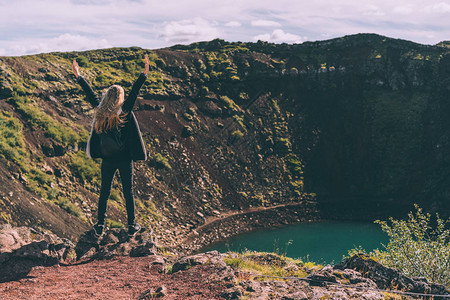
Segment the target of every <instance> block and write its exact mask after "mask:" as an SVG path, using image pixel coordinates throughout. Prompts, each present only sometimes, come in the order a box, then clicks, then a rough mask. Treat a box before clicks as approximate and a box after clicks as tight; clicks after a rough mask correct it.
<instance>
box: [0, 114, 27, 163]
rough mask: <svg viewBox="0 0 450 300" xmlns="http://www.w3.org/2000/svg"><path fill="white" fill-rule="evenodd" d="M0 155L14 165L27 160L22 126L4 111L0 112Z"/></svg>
mask: <svg viewBox="0 0 450 300" xmlns="http://www.w3.org/2000/svg"><path fill="white" fill-rule="evenodd" d="M0 155H1V156H3V157H4V158H6V159H7V160H11V161H13V162H14V163H16V164H21V163H23V162H24V161H26V160H28V153H27V152H26V144H25V137H24V135H23V125H22V123H20V121H19V120H18V119H17V118H15V117H14V116H13V114H12V113H10V112H6V111H2V112H0Z"/></svg>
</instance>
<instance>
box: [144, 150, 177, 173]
mask: <svg viewBox="0 0 450 300" xmlns="http://www.w3.org/2000/svg"><path fill="white" fill-rule="evenodd" d="M149 164H150V166H152V167H155V169H169V170H170V169H172V167H171V166H170V164H169V160H168V159H167V158H166V157H164V156H162V155H161V154H160V153H156V154H155V155H153V156H152V157H150V159H149Z"/></svg>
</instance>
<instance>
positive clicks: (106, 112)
mask: <svg viewBox="0 0 450 300" xmlns="http://www.w3.org/2000/svg"><path fill="white" fill-rule="evenodd" d="M124 101H125V92H124V90H123V88H122V87H121V86H120V85H112V86H110V87H109V88H108V89H107V90H106V92H105V93H104V94H103V96H102V100H101V101H100V104H99V105H98V106H97V108H96V109H95V116H94V129H95V131H97V132H99V133H100V132H103V131H108V130H111V129H113V128H118V127H119V126H121V125H122V124H123V123H124V122H125V115H124V114H122V104H123V102H124Z"/></svg>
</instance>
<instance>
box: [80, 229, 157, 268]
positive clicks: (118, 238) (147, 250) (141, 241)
mask: <svg viewBox="0 0 450 300" xmlns="http://www.w3.org/2000/svg"><path fill="white" fill-rule="evenodd" d="M75 252H76V254H77V260H80V259H94V258H98V259H109V258H112V257H114V256H119V255H129V256H134V257H139V256H148V255H156V253H157V249H156V242H155V241H154V240H153V232H152V231H151V230H150V231H148V232H147V231H143V232H139V233H137V234H136V235H135V236H134V237H132V238H129V237H128V233H127V231H126V230H125V229H110V230H107V231H106V232H105V233H104V234H103V235H102V236H101V237H97V236H95V234H94V231H93V230H89V231H86V232H85V233H84V234H83V235H82V236H81V237H80V239H79V241H78V243H77V245H76V247H75Z"/></svg>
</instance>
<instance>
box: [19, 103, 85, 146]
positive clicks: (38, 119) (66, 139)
mask: <svg viewBox="0 0 450 300" xmlns="http://www.w3.org/2000/svg"><path fill="white" fill-rule="evenodd" d="M10 102H11V103H12V104H13V105H14V106H16V107H17V109H18V111H19V112H20V113H22V114H23V115H24V116H25V117H26V118H27V121H28V122H29V123H31V124H32V125H33V126H36V127H40V128H42V130H43V131H44V132H45V135H47V136H48V137H51V138H53V139H54V140H55V141H57V142H59V143H61V144H63V145H64V146H67V145H72V146H74V145H76V144H77V143H78V142H79V141H80V135H79V134H77V133H76V132H75V131H73V130H72V129H71V128H70V126H68V124H62V123H61V122H59V121H57V120H55V119H53V118H52V117H50V116H49V115H48V114H46V113H44V112H43V111H42V110H41V109H40V108H39V106H37V105H36V103H35V102H33V101H31V100H29V99H27V98H25V97H20V96H17V95H14V96H13V97H12V98H11V99H10Z"/></svg>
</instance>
